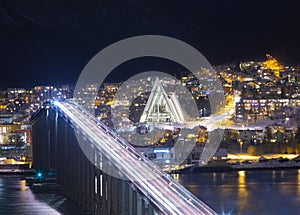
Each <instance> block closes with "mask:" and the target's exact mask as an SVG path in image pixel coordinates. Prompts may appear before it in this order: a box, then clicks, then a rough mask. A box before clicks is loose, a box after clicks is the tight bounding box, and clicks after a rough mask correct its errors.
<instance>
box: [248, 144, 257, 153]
mask: <svg viewBox="0 0 300 215" xmlns="http://www.w3.org/2000/svg"><path fill="white" fill-rule="evenodd" d="M247 153H248V154H249V155H255V153H256V148H255V146H249V147H248V149H247Z"/></svg>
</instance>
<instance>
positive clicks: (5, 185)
mask: <svg viewBox="0 0 300 215" xmlns="http://www.w3.org/2000/svg"><path fill="white" fill-rule="evenodd" d="M173 177H174V178H175V179H176V180H177V181H178V182H179V183H181V184H182V185H184V186H185V187H186V188H187V189H189V190H190V191H191V192H192V193H194V194H195V195H196V196H197V197H199V198H200V199H201V200H203V201H204V202H206V203H207V204H208V205H209V206H210V207H212V208H213V209H214V210H215V211H216V212H217V213H218V214H226V215H227V214H238V215H244V214H245V215H256V214H260V215H261V214H262V215H265V214H266V215H274V214H275V215H276V214H278V215H289V214H291V215H294V214H300V170H297V169H290V170H261V171H239V172H215V173H189V174H181V175H179V174H175V175H173ZM54 200H55V196H53V194H34V193H32V191H31V190H30V189H29V187H27V186H26V184H25V180H22V178H20V177H17V176H0V214H22V215H23V214H59V212H57V211H56V210H55V209H53V208H52V207H50V206H49V205H53V204H49V203H51V202H52V203H53V201H54Z"/></svg>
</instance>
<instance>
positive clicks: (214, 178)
mask: <svg viewBox="0 0 300 215" xmlns="http://www.w3.org/2000/svg"><path fill="white" fill-rule="evenodd" d="M216 175H217V173H215V172H214V173H213V181H216Z"/></svg>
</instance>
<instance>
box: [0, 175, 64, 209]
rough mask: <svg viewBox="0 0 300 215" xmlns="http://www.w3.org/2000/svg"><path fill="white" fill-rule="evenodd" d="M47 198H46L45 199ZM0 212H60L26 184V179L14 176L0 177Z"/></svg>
mask: <svg viewBox="0 0 300 215" xmlns="http://www.w3.org/2000/svg"><path fill="white" fill-rule="evenodd" d="M45 200H48V199H45ZM0 214H16V215H18V214H20V215H23V214H30V215H31V214H49V215H52V214H60V213H58V212H57V211H56V210H55V209H53V208H51V207H50V206H49V205H48V204H47V203H45V202H44V201H41V200H39V199H37V196H36V195H35V194H33V193H32V191H31V190H30V189H29V188H28V187H27V186H26V181H25V180H21V179H20V178H19V177H17V176H16V177H14V176H1V177H0Z"/></svg>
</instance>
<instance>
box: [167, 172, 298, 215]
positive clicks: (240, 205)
mask: <svg viewBox="0 0 300 215" xmlns="http://www.w3.org/2000/svg"><path fill="white" fill-rule="evenodd" d="M173 177H174V178H175V179H176V180H177V181H178V182H179V183H180V184H182V185H183V186H185V187H186V188H187V189H188V190H190V191H191V192H192V193H193V194H195V195H196V196H197V197H199V198H200V199H201V200H203V201H204V202H206V203H207V204H208V205H209V206H210V207H212V208H213V209H214V210H215V211H216V212H217V213H218V214H238V215H240V214H243V215H244V214H245V215H256V214H260V215H261V214H263V215H276V214H278V215H289V214H290V215H295V214H300V170H297V169H289V170H260V171H239V172H223V173H222V172H215V173H203V172H202V173H189V174H181V175H178V174H177V175H173Z"/></svg>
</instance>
